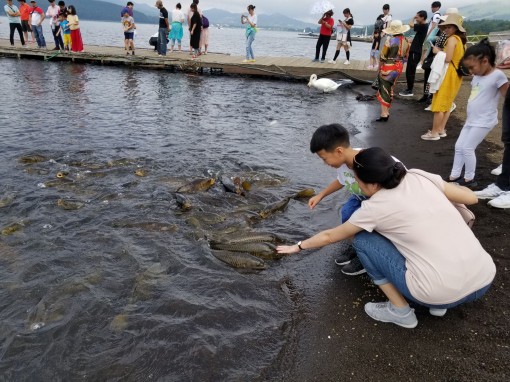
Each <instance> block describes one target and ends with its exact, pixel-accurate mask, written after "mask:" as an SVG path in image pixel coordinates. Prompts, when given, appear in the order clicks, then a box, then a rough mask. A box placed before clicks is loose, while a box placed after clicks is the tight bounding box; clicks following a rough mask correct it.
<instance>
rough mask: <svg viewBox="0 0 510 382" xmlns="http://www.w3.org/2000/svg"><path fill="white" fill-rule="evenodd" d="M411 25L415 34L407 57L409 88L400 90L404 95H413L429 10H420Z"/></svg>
mask: <svg viewBox="0 0 510 382" xmlns="http://www.w3.org/2000/svg"><path fill="white" fill-rule="evenodd" d="M409 26H410V27H411V28H413V30H414V32H415V35H414V38H413V41H412V42H411V48H410V49H409V58H408V59H407V66H406V80H407V89H406V90H404V91H403V92H400V93H399V95H401V96H403V97H412V96H414V94H413V87H414V79H415V77H416V67H417V66H418V64H419V63H420V60H421V55H422V47H423V42H424V41H425V36H426V35H427V28H428V25H427V11H419V12H418V13H417V14H416V16H414V18H413V19H412V20H411V22H410V23H409Z"/></svg>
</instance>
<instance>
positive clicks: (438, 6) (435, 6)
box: [430, 1, 441, 8]
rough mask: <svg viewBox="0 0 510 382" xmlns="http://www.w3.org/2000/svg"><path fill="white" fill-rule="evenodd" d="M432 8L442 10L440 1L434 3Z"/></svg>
mask: <svg viewBox="0 0 510 382" xmlns="http://www.w3.org/2000/svg"><path fill="white" fill-rule="evenodd" d="M430 8H441V2H440V1H434V2H433V3H432V5H431V6H430Z"/></svg>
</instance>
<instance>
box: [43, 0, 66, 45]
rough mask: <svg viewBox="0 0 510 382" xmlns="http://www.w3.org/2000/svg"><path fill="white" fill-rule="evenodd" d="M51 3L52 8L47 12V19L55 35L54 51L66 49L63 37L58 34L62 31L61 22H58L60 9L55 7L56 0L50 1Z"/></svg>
mask: <svg viewBox="0 0 510 382" xmlns="http://www.w3.org/2000/svg"><path fill="white" fill-rule="evenodd" d="M48 1H49V2H50V6H49V7H48V9H47V10H46V17H47V18H48V19H49V21H50V28H51V33H52V34H53V40H54V41H55V48H53V50H60V49H64V41H63V40H62V36H61V35H60V34H58V33H57V32H58V31H59V29H60V21H59V20H58V14H59V11H60V9H59V7H57V6H56V5H55V0H48Z"/></svg>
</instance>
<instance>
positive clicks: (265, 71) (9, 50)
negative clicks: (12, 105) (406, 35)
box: [0, 39, 510, 84]
mask: <svg viewBox="0 0 510 382" xmlns="http://www.w3.org/2000/svg"><path fill="white" fill-rule="evenodd" d="M15 43H16V45H15V46H14V47H12V46H11V44H10V42H9V40H6V39H0V57H13V58H18V59H22V58H23V59H26V58H31V59H39V60H45V61H72V62H76V63H81V64H96V65H116V66H134V67H140V68H147V69H162V70H169V71H185V72H198V73H204V72H210V73H213V74H214V73H223V74H230V75H249V76H259V77H272V78H279V79H283V80H308V79H309V78H310V76H311V75H312V74H316V75H317V76H318V77H328V78H333V79H338V78H348V79H352V80H353V81H354V82H357V83H366V84H368V83H372V81H373V80H374V78H375V77H376V72H375V71H374V70H370V69H368V65H369V62H368V60H351V64H350V65H344V64H343V63H341V62H340V61H339V62H337V63H336V64H329V63H327V62H325V63H320V62H312V61H311V60H310V58H308V57H262V56H261V57H257V60H256V61H255V62H248V63H244V62H243V59H244V57H241V56H231V55H229V54H223V53H208V54H207V55H202V56H200V57H198V58H196V59H192V58H191V56H190V55H189V52H184V51H183V52H181V53H176V52H174V53H168V54H167V56H164V57H159V56H158V54H157V53H156V51H155V50H154V49H146V48H137V49H136V55H135V56H132V55H126V52H125V50H124V48H121V47H115V46H98V45H86V46H85V52H82V53H74V52H67V51H62V52H60V51H55V50H51V49H39V48H37V46H34V44H27V47H21V46H20V43H19V41H18V40H16V41H15ZM504 72H505V74H506V75H507V77H509V78H510V70H509V69H507V70H504ZM465 78H468V77H465ZM403 79H404V80H405V78H401V81H402V80H403ZM416 81H418V82H419V81H423V71H421V70H419V71H417V73H416Z"/></svg>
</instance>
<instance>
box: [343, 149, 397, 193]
mask: <svg viewBox="0 0 510 382" xmlns="http://www.w3.org/2000/svg"><path fill="white" fill-rule="evenodd" d="M353 170H354V172H355V173H356V175H357V176H358V178H359V179H360V180H361V181H362V182H364V183H377V184H380V185H381V187H383V188H387V189H391V188H395V187H397V186H398V185H399V184H400V182H401V181H402V179H403V178H404V176H405V175H406V173H407V171H406V169H405V167H404V165H403V164H402V163H400V162H397V161H395V159H393V157H392V156H391V155H390V154H388V153H387V152H386V151H384V150H383V149H381V148H380V147H371V148H369V149H366V150H361V151H360V152H359V153H358V154H357V155H356V156H355V157H354V163H353Z"/></svg>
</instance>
